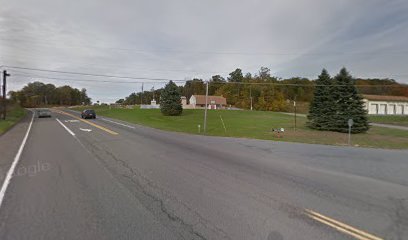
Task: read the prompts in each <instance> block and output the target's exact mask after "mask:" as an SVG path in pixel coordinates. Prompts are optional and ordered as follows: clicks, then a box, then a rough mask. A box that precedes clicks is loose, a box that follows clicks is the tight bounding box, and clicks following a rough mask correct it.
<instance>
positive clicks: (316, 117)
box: [307, 69, 336, 130]
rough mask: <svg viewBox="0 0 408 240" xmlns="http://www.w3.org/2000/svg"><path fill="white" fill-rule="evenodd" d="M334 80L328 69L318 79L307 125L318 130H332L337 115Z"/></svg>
mask: <svg viewBox="0 0 408 240" xmlns="http://www.w3.org/2000/svg"><path fill="white" fill-rule="evenodd" d="M332 91H333V80H332V79H331V77H330V75H329V73H328V72H327V70H326V69H323V70H322V73H321V74H320V75H319V78H318V79H317V80H316V87H315V90H314V97H313V100H312V101H311V103H310V108H309V114H308V116H307V118H308V122H307V125H308V126H309V127H310V128H313V129H318V130H331V125H332V122H333V116H334V115H335V111H336V109H335V101H334V98H333V95H332V93H333V92H332Z"/></svg>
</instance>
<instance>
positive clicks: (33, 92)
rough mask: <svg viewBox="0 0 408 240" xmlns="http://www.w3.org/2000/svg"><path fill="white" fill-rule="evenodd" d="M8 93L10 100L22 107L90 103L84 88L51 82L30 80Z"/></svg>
mask: <svg viewBox="0 0 408 240" xmlns="http://www.w3.org/2000/svg"><path fill="white" fill-rule="evenodd" d="M8 94H9V96H10V101H11V102H17V103H19V104H20V105H21V106H23V107H40V106H47V105H64V106H73V105H81V104H86V105H89V104H91V98H89V97H88V95H87V92H86V89H85V88H82V89H81V90H79V89H77V88H72V87H70V86H68V85H65V86H61V87H56V86H55V85H53V84H45V83H42V82H32V83H28V84H27V85H26V86H24V87H23V88H22V89H21V90H19V91H10V92H9V93H8Z"/></svg>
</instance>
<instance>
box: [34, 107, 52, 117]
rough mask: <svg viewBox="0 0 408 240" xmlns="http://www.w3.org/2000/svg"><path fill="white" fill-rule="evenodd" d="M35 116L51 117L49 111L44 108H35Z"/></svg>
mask: <svg viewBox="0 0 408 240" xmlns="http://www.w3.org/2000/svg"><path fill="white" fill-rule="evenodd" d="M37 116H38V118H45V117H46V118H50V117H51V111H50V110H49V109H46V108H42V109H38V110H37Z"/></svg>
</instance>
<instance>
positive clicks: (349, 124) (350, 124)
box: [347, 118, 354, 127]
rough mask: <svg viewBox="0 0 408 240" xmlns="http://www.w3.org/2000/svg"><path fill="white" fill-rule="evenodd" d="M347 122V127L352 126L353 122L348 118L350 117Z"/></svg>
mask: <svg viewBox="0 0 408 240" xmlns="http://www.w3.org/2000/svg"><path fill="white" fill-rule="evenodd" d="M347 124H348V126H349V127H351V126H353V124H354V121H353V119H351V118H350V119H349V120H348V122H347Z"/></svg>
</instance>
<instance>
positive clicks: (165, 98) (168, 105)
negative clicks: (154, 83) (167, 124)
mask: <svg viewBox="0 0 408 240" xmlns="http://www.w3.org/2000/svg"><path fill="white" fill-rule="evenodd" d="M160 110H161V112H162V114H163V115H165V116H178V115H181V113H182V112H183V107H182V105H181V95H180V93H179V91H178V87H177V85H176V84H175V83H174V82H173V81H170V82H169V83H168V84H166V86H165V87H164V89H163V91H162V92H161V95H160Z"/></svg>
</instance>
